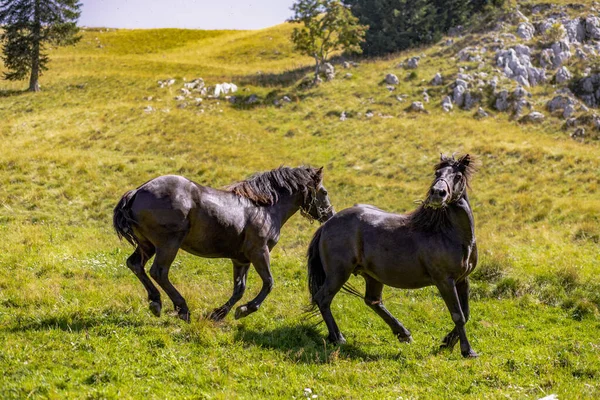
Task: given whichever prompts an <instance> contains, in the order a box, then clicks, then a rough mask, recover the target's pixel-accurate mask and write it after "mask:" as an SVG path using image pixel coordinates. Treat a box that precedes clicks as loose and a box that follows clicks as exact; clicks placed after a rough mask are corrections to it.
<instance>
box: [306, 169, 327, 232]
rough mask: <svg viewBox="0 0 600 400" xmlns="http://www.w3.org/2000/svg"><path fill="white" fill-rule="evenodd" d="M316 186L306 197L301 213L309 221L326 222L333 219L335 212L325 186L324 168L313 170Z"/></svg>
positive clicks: (313, 186)
mask: <svg viewBox="0 0 600 400" xmlns="http://www.w3.org/2000/svg"><path fill="white" fill-rule="evenodd" d="M313 172H314V173H313V180H314V182H313V183H314V185H312V187H311V188H310V189H309V193H308V194H307V196H305V201H304V204H303V205H302V207H301V208H300V211H301V212H302V215H304V216H305V217H307V218H309V219H313V220H317V221H319V222H325V221H327V220H328V219H329V218H331V217H333V215H334V214H335V210H334V208H333V206H332V205H331V202H330V201H329V196H328V195H327V189H325V186H323V167H321V168H316V169H313Z"/></svg>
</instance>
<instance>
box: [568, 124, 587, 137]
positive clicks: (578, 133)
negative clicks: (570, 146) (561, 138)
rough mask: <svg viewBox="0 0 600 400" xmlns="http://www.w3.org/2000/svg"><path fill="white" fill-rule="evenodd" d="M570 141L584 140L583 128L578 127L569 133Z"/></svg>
mask: <svg viewBox="0 0 600 400" xmlns="http://www.w3.org/2000/svg"><path fill="white" fill-rule="evenodd" d="M570 136H571V138H572V139H584V138H585V128H583V127H580V128H577V129H575V131H574V132H573V133H571V135H570Z"/></svg>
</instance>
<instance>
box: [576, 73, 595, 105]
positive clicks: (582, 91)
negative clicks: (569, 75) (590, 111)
mask: <svg viewBox="0 0 600 400" xmlns="http://www.w3.org/2000/svg"><path fill="white" fill-rule="evenodd" d="M574 92H575V95H576V96H577V97H579V98H580V99H581V100H582V101H583V102H584V103H585V105H587V106H588V107H598V106H600V74H592V75H589V76H587V77H584V78H582V79H580V80H578V81H577V82H576V83H575V85H574Z"/></svg>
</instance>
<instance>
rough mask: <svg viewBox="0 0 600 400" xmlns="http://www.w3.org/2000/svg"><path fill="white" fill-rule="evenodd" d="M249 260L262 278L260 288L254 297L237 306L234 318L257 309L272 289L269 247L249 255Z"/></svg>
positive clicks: (241, 316)
mask: <svg viewBox="0 0 600 400" xmlns="http://www.w3.org/2000/svg"><path fill="white" fill-rule="evenodd" d="M251 261H252V264H253V265H254V268H255V269H256V272H258V275H260V278H261V279H262V283H263V284H262V288H261V289H260V292H259V293H258V295H257V296H256V297H255V298H254V299H252V300H251V301H250V302H248V303H246V304H244V305H242V306H239V307H238V308H237V309H236V310H235V319H240V318H243V317H245V316H247V315H249V314H252V313H253V312H255V311H256V310H258V308H259V307H260V305H261V304H262V302H263V301H265V298H266V297H267V295H268V294H269V293H270V292H271V290H272V289H273V275H271V261H270V254H269V249H268V248H266V247H265V248H263V249H260V250H259V251H257V252H256V253H254V255H253V256H252V257H251Z"/></svg>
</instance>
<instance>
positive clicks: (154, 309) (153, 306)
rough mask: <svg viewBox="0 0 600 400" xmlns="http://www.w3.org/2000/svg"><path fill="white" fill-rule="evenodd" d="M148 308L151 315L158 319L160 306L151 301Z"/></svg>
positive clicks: (156, 302)
mask: <svg viewBox="0 0 600 400" xmlns="http://www.w3.org/2000/svg"><path fill="white" fill-rule="evenodd" d="M149 307H150V311H152V314H154V316H156V317H160V310H161V309H162V305H161V304H160V303H159V302H158V301H151V302H150V305H149Z"/></svg>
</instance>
